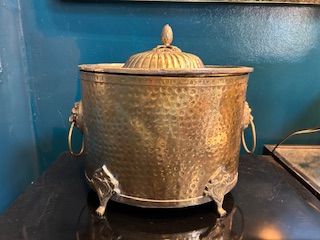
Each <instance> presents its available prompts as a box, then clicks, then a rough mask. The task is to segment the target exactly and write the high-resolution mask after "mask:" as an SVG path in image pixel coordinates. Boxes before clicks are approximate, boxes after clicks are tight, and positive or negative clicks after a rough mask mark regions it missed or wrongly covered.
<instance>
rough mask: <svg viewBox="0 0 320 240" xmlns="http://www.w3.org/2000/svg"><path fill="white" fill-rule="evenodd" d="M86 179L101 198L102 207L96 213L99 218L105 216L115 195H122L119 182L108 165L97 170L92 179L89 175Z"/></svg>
mask: <svg viewBox="0 0 320 240" xmlns="http://www.w3.org/2000/svg"><path fill="white" fill-rule="evenodd" d="M86 178H87V180H88V182H89V184H90V186H91V187H92V188H93V189H94V190H95V191H96V192H97V194H98V197H99V202H100V206H99V207H98V208H97V210H96V213H97V214H98V215H99V216H103V215H104V213H105V211H106V207H107V204H108V201H109V200H110V198H111V197H112V196H113V195H114V194H120V189H119V182H118V180H117V179H116V178H115V177H114V176H113V175H112V173H111V172H110V171H109V170H108V168H107V167H106V165H103V166H102V168H99V169H97V170H96V171H95V173H94V174H93V176H92V178H91V179H90V178H89V177H88V176H87V174H86Z"/></svg>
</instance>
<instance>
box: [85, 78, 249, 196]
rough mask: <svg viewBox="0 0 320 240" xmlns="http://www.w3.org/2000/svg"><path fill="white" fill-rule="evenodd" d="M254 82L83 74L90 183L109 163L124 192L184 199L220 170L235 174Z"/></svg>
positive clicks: (198, 193) (135, 194)
mask: <svg viewBox="0 0 320 240" xmlns="http://www.w3.org/2000/svg"><path fill="white" fill-rule="evenodd" d="M247 78H248V75H240V76H225V77H203V78H197V77H191V78H179V77H156V76H153V77H148V76H129V75H112V74H103V73H90V72H81V79H82V88H83V89H82V90H83V99H82V101H83V114H84V116H83V119H84V128H83V130H84V135H85V151H86V165H87V166H86V171H87V173H88V175H89V177H90V174H91V175H92V174H93V173H94V171H95V170H96V169H97V168H99V167H101V166H102V165H104V164H105V165H106V166H107V167H108V169H109V170H110V171H111V172H112V174H113V175H114V176H115V178H116V179H117V180H118V181H119V184H120V189H121V193H122V194H125V195H128V196H133V197H137V198H145V199H156V200H182V199H190V198H196V197H199V196H202V195H203V191H204V188H205V185H206V184H207V182H208V181H209V179H210V177H211V175H212V173H213V172H214V171H215V170H216V169H217V168H219V167H220V166H223V167H224V169H225V171H227V172H228V174H229V175H234V176H235V175H236V174H237V168H238V156H239V148H240V133H241V129H242V117H243V109H244V102H245V93H246V86H247Z"/></svg>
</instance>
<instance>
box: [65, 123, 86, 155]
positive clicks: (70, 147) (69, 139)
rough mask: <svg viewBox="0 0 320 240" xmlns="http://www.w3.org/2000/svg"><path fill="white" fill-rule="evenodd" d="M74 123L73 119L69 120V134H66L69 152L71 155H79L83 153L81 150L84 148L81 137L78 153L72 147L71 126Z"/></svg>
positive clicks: (72, 126)
mask: <svg viewBox="0 0 320 240" xmlns="http://www.w3.org/2000/svg"><path fill="white" fill-rule="evenodd" d="M75 124H76V122H75V121H72V122H71V125H70V129H69V134H68V147H69V152H70V153H71V154H72V155H73V156H76V157H78V156H80V155H81V154H82V153H83V150H84V140H83V139H82V145H81V150H80V152H78V153H75V152H74V151H73V149H72V133H73V128H74V125H75Z"/></svg>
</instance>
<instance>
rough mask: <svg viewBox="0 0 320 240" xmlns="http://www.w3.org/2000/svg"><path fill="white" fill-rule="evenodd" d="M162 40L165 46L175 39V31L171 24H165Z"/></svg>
mask: <svg viewBox="0 0 320 240" xmlns="http://www.w3.org/2000/svg"><path fill="white" fill-rule="evenodd" d="M161 41H162V43H163V45H165V46H170V45H171V43H172V41H173V31H172V28H171V27H170V25H169V24H166V25H164V27H163V29H162V34H161Z"/></svg>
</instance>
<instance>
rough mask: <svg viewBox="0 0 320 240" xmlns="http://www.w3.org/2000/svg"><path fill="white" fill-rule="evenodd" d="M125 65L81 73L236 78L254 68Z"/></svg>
mask: <svg viewBox="0 0 320 240" xmlns="http://www.w3.org/2000/svg"><path fill="white" fill-rule="evenodd" d="M123 65H124V64H123V63H99V64H81V65H79V68H80V71H83V72H93V73H107V74H120V75H142V76H164V77H165V76H183V77H192V76H195V77H206V76H213V77H214V76H235V75H244V74H249V73H251V72H253V68H252V67H245V66H228V65H227V66H223V65H205V67H204V68H197V69H142V68H124V67H123Z"/></svg>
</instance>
